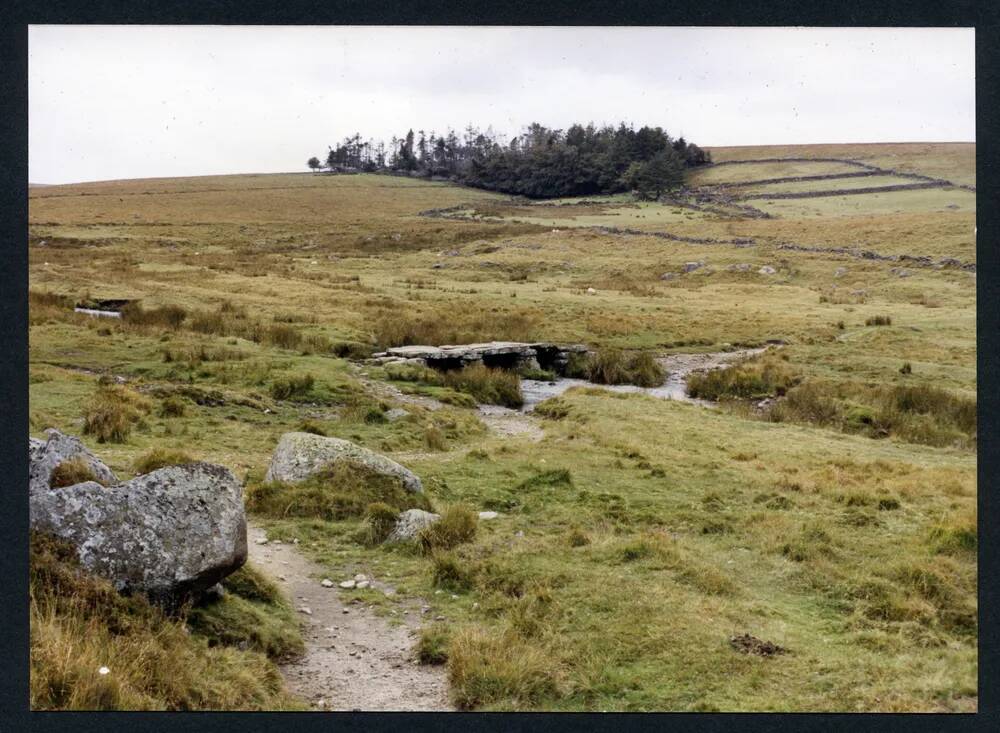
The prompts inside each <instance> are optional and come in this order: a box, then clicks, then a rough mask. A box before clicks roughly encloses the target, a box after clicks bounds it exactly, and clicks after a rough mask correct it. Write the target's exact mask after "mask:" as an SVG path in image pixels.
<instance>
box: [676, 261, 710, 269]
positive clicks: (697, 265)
mask: <svg viewBox="0 0 1000 733" xmlns="http://www.w3.org/2000/svg"><path fill="white" fill-rule="evenodd" d="M704 266H705V263H704V262H700V261H699V262H685V263H684V264H683V265H682V266H681V269H682V270H684V272H694V271H695V270H697V269H698V268H700V267H704Z"/></svg>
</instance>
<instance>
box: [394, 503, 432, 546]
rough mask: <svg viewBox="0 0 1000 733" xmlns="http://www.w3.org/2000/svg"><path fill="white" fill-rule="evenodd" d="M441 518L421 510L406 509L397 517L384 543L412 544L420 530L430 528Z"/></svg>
mask: <svg viewBox="0 0 1000 733" xmlns="http://www.w3.org/2000/svg"><path fill="white" fill-rule="evenodd" d="M440 518H441V515H440V514H434V513H433V512H425V511H424V510H423V509H407V510H406V511H405V512H403V513H402V514H400V515H399V519H397V520H396V526H395V527H393V529H392V532H390V533H389V536H388V537H387V538H386V542H389V543H393V542H412V541H413V540H415V539H417V536H418V535H419V534H420V532H421V530H423V529H425V528H426V527H430V526H431V525H432V524H434V523H435V522H436V521H438V520H439V519H440Z"/></svg>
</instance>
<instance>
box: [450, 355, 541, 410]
mask: <svg viewBox="0 0 1000 733" xmlns="http://www.w3.org/2000/svg"><path fill="white" fill-rule="evenodd" d="M444 383H445V384H446V385H447V386H448V387H451V388H452V389H455V390H458V391H459V392H465V393H466V394H469V395H472V396H473V397H474V398H475V399H476V401H477V402H482V403H485V404H488V405H503V406H504V407H520V406H521V405H523V404H524V397H523V395H522V394H521V378H520V377H519V376H518V375H517V374H515V373H514V372H508V371H505V370H503V369H490V368H489V367H487V366H483V365H482V364H472V365H470V366H467V367H464V368H462V369H459V370H456V371H452V372H447V373H445V375H444Z"/></svg>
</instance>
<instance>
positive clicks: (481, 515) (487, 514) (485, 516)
mask: <svg viewBox="0 0 1000 733" xmlns="http://www.w3.org/2000/svg"><path fill="white" fill-rule="evenodd" d="M499 516H500V515H499V514H497V513H496V512H479V518H480V519H496V518H497V517H499Z"/></svg>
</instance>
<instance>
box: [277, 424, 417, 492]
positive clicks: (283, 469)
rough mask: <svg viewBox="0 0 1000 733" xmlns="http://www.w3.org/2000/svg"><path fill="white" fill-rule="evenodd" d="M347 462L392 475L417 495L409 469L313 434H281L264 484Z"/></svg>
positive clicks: (296, 478) (298, 477) (298, 478)
mask: <svg viewBox="0 0 1000 733" xmlns="http://www.w3.org/2000/svg"><path fill="white" fill-rule="evenodd" d="M338 461H350V462H352V463H357V464H361V465H363V466H366V467H368V468H370V469H372V470H373V471H375V472H377V473H381V474H385V475H388V476H394V477H396V478H398V479H400V480H401V481H402V482H403V486H404V487H405V488H406V490H407V491H412V492H414V493H420V492H421V491H423V485H422V484H421V483H420V478H419V477H418V476H417V475H416V474H415V473H413V471H411V470H410V469H408V468H406V467H404V466H401V465H399V464H398V463H396V462H395V461H393V460H391V459H389V458H386V457H385V456H382V455H379V454H378V453H375V452H373V451H370V450H368V449H367V448H362V447H361V446H360V445H355V444H354V443H352V442H351V441H349V440H342V439H340V438H326V437H324V436H322V435H314V434H313V433H285V434H284V435H282V436H281V439H280V440H279V441H278V446H277V448H275V449H274V455H273V456H272V457H271V465H270V466H269V467H268V469H267V475H266V476H265V477H264V480H265V481H283V482H285V483H297V482H299V481H304V480H305V479H307V478H309V477H310V476H312V475H313V474H315V473H318V472H319V471H321V470H323V468H325V467H326V466H329V465H330V464H331V463H336V462H338Z"/></svg>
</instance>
